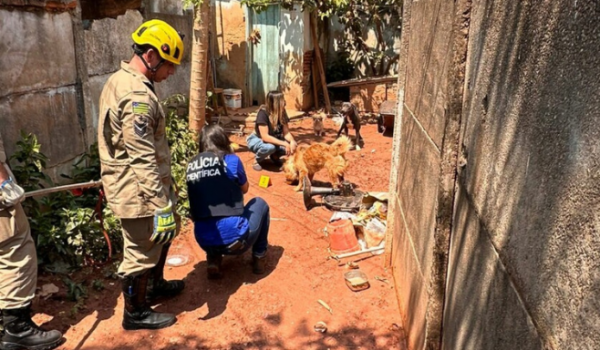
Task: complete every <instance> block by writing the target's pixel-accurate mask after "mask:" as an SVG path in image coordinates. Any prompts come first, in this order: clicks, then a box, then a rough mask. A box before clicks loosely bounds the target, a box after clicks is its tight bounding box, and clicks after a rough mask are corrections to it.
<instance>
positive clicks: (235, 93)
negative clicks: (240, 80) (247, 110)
mask: <svg viewBox="0 0 600 350" xmlns="http://www.w3.org/2000/svg"><path fill="white" fill-rule="evenodd" d="M223 96H225V105H226V106H227V109H232V110H236V109H240V108H242V90H240V89H223Z"/></svg>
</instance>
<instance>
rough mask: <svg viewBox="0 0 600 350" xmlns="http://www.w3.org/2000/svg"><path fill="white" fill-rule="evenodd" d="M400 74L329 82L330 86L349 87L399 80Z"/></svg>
mask: <svg viewBox="0 0 600 350" xmlns="http://www.w3.org/2000/svg"><path fill="white" fill-rule="evenodd" d="M397 81H398V76H385V77H371V78H361V79H348V80H342V81H336V82H333V83H329V84H327V86H328V87H333V88H335V87H347V86H355V85H365V84H381V83H388V82H394V83H395V82H397Z"/></svg>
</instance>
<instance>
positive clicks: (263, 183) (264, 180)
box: [258, 175, 271, 188]
mask: <svg viewBox="0 0 600 350" xmlns="http://www.w3.org/2000/svg"><path fill="white" fill-rule="evenodd" d="M270 184H271V178H270V177H268V176H265V175H262V176H261V177H260V180H259V181H258V186H259V187H262V188H267V187H269V185H270Z"/></svg>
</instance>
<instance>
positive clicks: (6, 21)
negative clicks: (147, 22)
mask: <svg viewBox="0 0 600 350" xmlns="http://www.w3.org/2000/svg"><path fill="white" fill-rule="evenodd" d="M172 3H173V4H175V3H179V2H178V1H176V2H175V1H173V2H172ZM77 5H78V2H76V1H70V2H66V1H62V2H51V1H41V0H39V1H37V0H36V1H15V0H11V1H8V0H2V1H0V31H1V32H3V33H11V35H10V36H8V37H7V40H2V41H0V50H1V52H4V53H5V54H3V56H2V60H1V61H0V66H1V69H0V86H2V89H1V91H0V133H2V137H3V140H4V145H5V147H6V149H7V152H8V154H9V155H10V154H12V153H13V152H14V151H15V146H16V142H17V141H18V140H19V139H20V133H19V131H20V130H23V131H25V132H27V133H35V134H36V135H37V136H38V139H39V141H40V143H41V145H42V152H43V153H44V154H46V155H47V156H48V157H49V162H48V167H49V169H48V170H49V174H50V175H51V177H52V178H53V180H55V181H57V180H58V181H59V180H61V178H60V173H62V172H63V171H65V170H68V168H69V165H70V164H71V163H72V162H73V161H74V160H76V159H77V157H78V156H79V155H81V154H82V153H83V152H84V151H85V150H86V149H87V148H88V147H89V145H91V144H92V143H94V142H95V138H96V131H95V130H96V128H97V120H98V100H99V96H100V92H101V91H102V87H103V84H104V83H105V82H106V80H107V79H108V77H109V76H110V74H112V73H114V72H115V71H117V70H118V69H119V67H120V61H122V60H128V59H129V58H131V56H132V51H131V39H130V38H131V33H132V32H133V31H134V30H135V29H136V28H137V26H139V25H140V24H141V23H142V22H143V21H144V17H143V16H142V14H141V13H140V12H139V10H137V9H134V10H128V11H127V10H126V9H124V11H123V12H124V13H125V14H124V15H121V16H118V17H116V18H103V19H97V20H93V21H82V20H81V17H80V16H81V15H80V13H81V12H80V11H79V9H78V8H77ZM162 5H164V6H166V5H168V4H167V3H162ZM123 6H125V5H123ZM164 6H163V7H164ZM163 7H161V8H160V9H159V10H164V11H168V12H179V13H181V12H180V11H179V9H175V10H173V9H167V8H163ZM167 7H168V6H167ZM146 14H147V18H148V19H149V18H161V19H164V20H166V21H167V22H169V23H171V24H172V25H173V26H174V27H175V28H177V29H178V30H180V31H182V32H183V33H184V34H185V36H186V38H185V40H184V43H185V46H186V52H185V54H184V59H183V62H182V64H181V66H179V67H178V69H177V71H176V74H175V76H173V77H171V78H170V79H169V80H167V81H166V82H163V83H160V84H157V93H158V95H159V97H160V98H166V97H168V96H169V95H171V94H174V93H186V92H187V91H189V84H190V83H189V82H190V58H189V56H190V50H191V31H192V18H191V13H187V14H185V15H178V14H172V13H153V12H150V11H146ZM41 48H43V50H41ZM65 135H68V137H65Z"/></svg>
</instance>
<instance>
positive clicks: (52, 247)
mask: <svg viewBox="0 0 600 350" xmlns="http://www.w3.org/2000/svg"><path fill="white" fill-rule="evenodd" d="M21 137H22V139H21V140H20V141H18V142H17V151H16V152H15V154H14V155H13V156H12V157H11V159H10V160H11V162H12V163H13V164H12V167H11V168H12V169H13V172H14V174H15V177H16V179H17V181H18V183H19V184H22V185H23V187H24V188H25V189H26V190H33V189H39V188H44V187H46V186H54V183H53V182H52V181H51V179H50V178H49V177H48V176H47V175H45V174H44V170H45V168H46V160H47V158H46V156H45V155H44V154H43V153H42V152H41V145H40V144H39V143H38V141H37V138H36V137H35V135H32V134H25V133H23V132H22V133H21ZM99 174H100V161H99V159H98V151H97V147H96V146H95V145H93V146H92V147H90V150H89V152H88V153H86V154H84V155H83V156H82V157H81V158H80V159H79V160H78V161H77V162H76V163H75V164H74V166H73V169H72V175H71V176H70V177H69V178H71V179H72V180H74V181H78V182H86V181H90V180H97V179H98V178H99ZM65 177H67V176H65ZM99 195H100V194H99V190H98V189H87V190H83V191H81V193H80V194H79V195H74V194H73V193H72V192H67V191H65V192H56V193H52V194H49V195H47V196H43V197H39V198H27V199H26V200H25V202H24V203H23V207H24V209H25V211H26V213H27V215H28V217H29V222H30V226H31V233H32V236H33V237H34V239H35V241H36V246H37V253H38V261H39V263H40V264H44V265H45V267H46V269H47V270H49V271H52V272H63V273H65V272H67V271H69V270H71V269H73V268H77V267H80V266H83V265H91V264H94V263H97V262H103V261H105V260H106V259H107V258H108V250H107V248H106V244H107V243H106V241H105V238H104V234H103V230H106V232H107V235H108V236H109V238H110V240H111V242H112V246H113V247H114V248H118V247H121V246H122V235H121V230H120V225H119V222H118V220H116V218H114V216H113V215H112V212H111V211H110V210H109V209H104V210H103V215H104V218H105V220H104V227H102V226H101V225H100V220H99V218H98V217H97V216H96V213H95V211H94V208H95V206H96V204H97V202H98V198H99Z"/></svg>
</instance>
